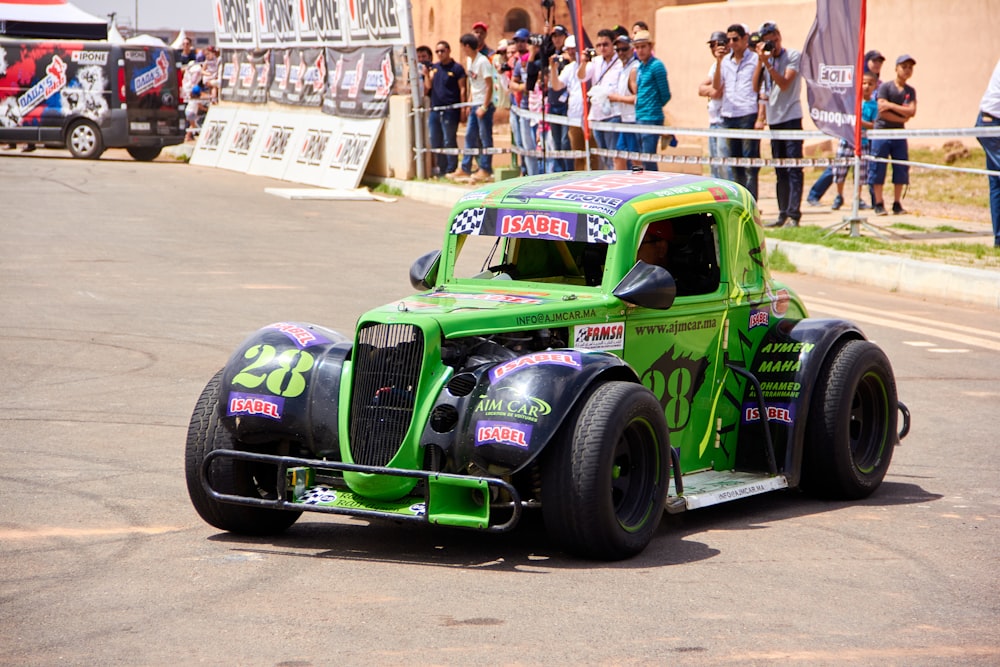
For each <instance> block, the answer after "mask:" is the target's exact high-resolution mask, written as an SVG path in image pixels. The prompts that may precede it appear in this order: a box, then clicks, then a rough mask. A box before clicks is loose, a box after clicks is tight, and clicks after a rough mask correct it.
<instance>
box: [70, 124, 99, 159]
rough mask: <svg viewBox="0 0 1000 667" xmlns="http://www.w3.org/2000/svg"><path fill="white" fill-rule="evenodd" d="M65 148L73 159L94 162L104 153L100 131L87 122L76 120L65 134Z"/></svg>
mask: <svg viewBox="0 0 1000 667" xmlns="http://www.w3.org/2000/svg"><path fill="white" fill-rule="evenodd" d="M66 147H67V148H69V152H70V153H72V154H73V157H80V158H84V159H86V160H96V159H97V158H99V157H101V153H103V152H104V141H103V140H102V139H101V131H100V129H98V127H97V126H96V125H94V124H93V123H92V122H91V121H89V120H78V121H76V122H75V123H73V124H72V125H70V126H69V131H68V132H66Z"/></svg>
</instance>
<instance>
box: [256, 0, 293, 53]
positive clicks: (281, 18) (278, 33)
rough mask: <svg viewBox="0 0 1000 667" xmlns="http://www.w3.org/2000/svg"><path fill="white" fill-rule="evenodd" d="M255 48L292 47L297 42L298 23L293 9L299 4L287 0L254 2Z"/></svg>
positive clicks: (258, 0)
mask: <svg viewBox="0 0 1000 667" xmlns="http://www.w3.org/2000/svg"><path fill="white" fill-rule="evenodd" d="M255 4H256V6H257V8H256V11H255V12H254V18H255V20H256V22H257V26H256V30H257V46H258V48H268V47H272V46H294V45H296V44H297V43H298V40H299V31H298V21H297V20H296V16H295V15H296V11H295V9H294V7H295V6H296V5H301V4H302V3H301V2H289V1H288V0H255Z"/></svg>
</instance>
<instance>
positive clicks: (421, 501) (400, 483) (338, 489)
mask: <svg viewBox="0 0 1000 667" xmlns="http://www.w3.org/2000/svg"><path fill="white" fill-rule="evenodd" d="M410 280H411V282H412V283H413V285H414V287H415V288H416V289H418V290H419V291H418V292H417V293H416V294H414V295H412V296H408V297H406V298H403V299H400V300H399V301H396V302H393V303H390V304H387V305H385V306H382V307H380V308H376V309H374V310H371V311H369V312H368V313H366V314H364V315H363V316H362V317H361V318H360V320H359V321H358V324H357V330H356V331H355V332H354V336H353V340H352V339H351V338H348V337H346V336H343V335H341V334H339V333H337V332H334V331H331V330H328V329H325V328H323V327H320V326H316V325H313V324H306V323H298V322H279V323H275V324H271V325H269V326H266V327H264V328H262V329H260V330H259V331H257V332H256V333H254V334H253V335H251V336H250V337H249V338H247V339H246V340H245V341H244V342H243V344H242V345H240V347H239V348H238V349H237V350H236V351H235V353H234V354H233V355H232V357H231V358H230V359H229V361H228V363H227V364H226V365H225V367H224V368H223V369H222V370H220V371H219V372H218V373H217V374H216V376H215V377H214V378H212V380H211V381H210V382H209V383H208V386H207V387H206V388H205V390H204V392H203V393H202V395H201V397H200V399H199V400H198V403H197V405H196V407H195V410H194V414H193V415H192V418H191V425H190V428H189V431H188V438H187V452H186V474H187V485H188V491H189V494H190V497H191V500H192V502H193V504H194V506H195V508H196V509H197V511H198V513H199V514H200V515H201V516H202V518H204V519H205V521H207V522H208V523H210V524H211V525H213V526H215V527H217V528H220V529H223V530H228V531H233V532H236V533H245V534H268V533H276V532H279V531H282V530H284V529H285V528H287V527H288V526H290V525H291V524H292V523H294V522H295V520H296V519H297V518H298V517H299V515H300V514H301V513H302V512H303V511H314V512H326V513H334V514H347V515H354V516H360V517H366V518H368V517H383V518H390V519H394V520H409V521H419V522H425V523H431V524H438V525H442V526H458V527H464V528H470V529H475V530H484V531H494V532H496V531H505V530H509V529H511V528H513V527H514V526H515V525H516V524H517V523H518V521H519V519H520V518H521V516H522V514H523V512H524V511H534V510H536V509H540V511H541V513H542V515H543V517H544V521H545V525H546V530H547V532H548V533H549V534H550V535H552V536H553V538H554V539H555V540H556V541H557V543H558V545H559V546H560V547H562V548H563V549H565V550H567V551H569V552H572V553H574V554H577V555H581V556H583V557H588V558H597V559H609V560H610V559H620V558H626V557H629V556H631V555H634V554H636V553H638V552H640V551H642V550H643V549H644V548H645V547H646V546H647V544H649V541H650V540H651V538H652V536H653V534H654V532H655V530H656V528H657V526H658V525H659V522H660V518H661V514H662V512H663V510H664V509H666V510H667V511H669V512H681V511H684V510H688V509H695V508H699V507H705V506H708V505H713V504H717V503H722V502H726V501H730V500H737V499H740V498H744V497H746V496H750V495H755V494H759V493H765V492H768V491H774V490H779V489H790V488H801V489H803V490H805V491H807V492H810V493H812V494H815V495H819V496H824V497H832V498H848V499H855V498H863V497H865V496H867V495H869V494H870V493H872V492H873V491H874V490H875V489H876V488H878V486H879V484H880V483H881V482H882V479H883V477H884V476H885V474H886V471H887V469H888V467H889V461H890V459H891V458H892V451H893V447H895V446H896V444H898V442H899V439H900V438H901V437H902V436H903V435H905V433H906V431H907V430H908V428H909V415H908V413H907V412H906V409H905V407H904V406H903V405H902V404H901V403H900V402H899V401H898V400H897V397H896V385H895V380H894V377H893V372H892V367H891V366H890V364H889V360H888V359H887V358H886V356H885V354H884V353H883V352H882V350H881V349H879V348H878V347H877V346H876V345H875V344H873V343H871V342H869V341H867V340H866V339H865V336H864V334H863V333H862V332H861V331H860V330H859V329H858V328H857V327H856V326H855V325H854V324H852V323H850V322H847V321H845V320H838V319H813V318H809V317H808V316H807V314H806V310H805V307H804V306H803V305H802V303H801V301H800V300H799V299H798V297H797V296H796V295H795V294H794V293H792V291H791V290H789V289H788V288H787V287H786V286H784V285H782V284H781V283H779V282H777V281H775V280H774V279H773V278H772V277H771V275H770V274H769V272H768V269H767V253H766V250H765V244H764V236H763V232H762V230H761V227H760V222H759V215H758V212H757V207H756V204H755V202H754V200H753V198H752V197H751V196H750V195H749V194H748V193H747V191H746V190H744V189H743V188H742V187H740V186H738V185H736V184H734V183H731V182H729V181H724V180H717V179H711V178H706V177H701V176H691V175H683V174H671V173H665V172H568V173H563V174H547V175H542V176H534V177H528V178H522V179H516V180H511V181H504V182H501V183H497V184H491V185H487V186H483V187H481V188H479V189H476V190H474V191H472V192H470V193H468V194H467V195H465V196H464V197H462V199H461V200H460V201H459V202H458V203H457V204H456V205H455V207H454V209H453V211H452V214H451V217H450V219H449V222H448V228H447V232H446V234H445V237H444V245H443V248H442V250H441V251H435V252H432V253H429V254H427V255H425V256H423V257H421V258H420V259H418V260H417V261H416V262H415V263H414V265H413V266H412V267H411V269H410ZM899 413H901V414H902V415H903V418H902V429H901V430H902V432H898V431H897V424H898V422H899V421H900V419H899Z"/></svg>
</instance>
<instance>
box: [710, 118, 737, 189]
mask: <svg viewBox="0 0 1000 667" xmlns="http://www.w3.org/2000/svg"><path fill="white" fill-rule="evenodd" d="M708 127H709V128H711V129H713V130H720V129H722V123H710V124H709V126H708ZM708 156H709V157H721V158H727V157H729V142H728V141H726V140H725V139H724V138H723V137H709V138H708ZM710 169H711V171H712V178H725V179H728V180H730V181H731V180H733V175H732V173H731V171H730V168H729V165H727V164H713V165H712V166H711V167H710Z"/></svg>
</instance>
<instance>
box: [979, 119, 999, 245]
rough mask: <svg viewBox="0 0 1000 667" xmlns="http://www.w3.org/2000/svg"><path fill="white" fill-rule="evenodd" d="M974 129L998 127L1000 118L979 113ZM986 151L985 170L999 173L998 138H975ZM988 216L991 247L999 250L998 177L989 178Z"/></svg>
mask: <svg viewBox="0 0 1000 667" xmlns="http://www.w3.org/2000/svg"><path fill="white" fill-rule="evenodd" d="M976 127H1000V118H997V117H996V116H993V115H991V114H988V113H983V112H982V111H980V112H979V117H978V118H977V119H976ZM977 138H978V139H979V143H980V144H981V145H982V147H983V150H984V151H986V168H987V169H989V170H990V171H1000V137H977ZM988 178H989V181H990V214H991V215H992V216H993V247H994V248H1000V176H989V177H988Z"/></svg>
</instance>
